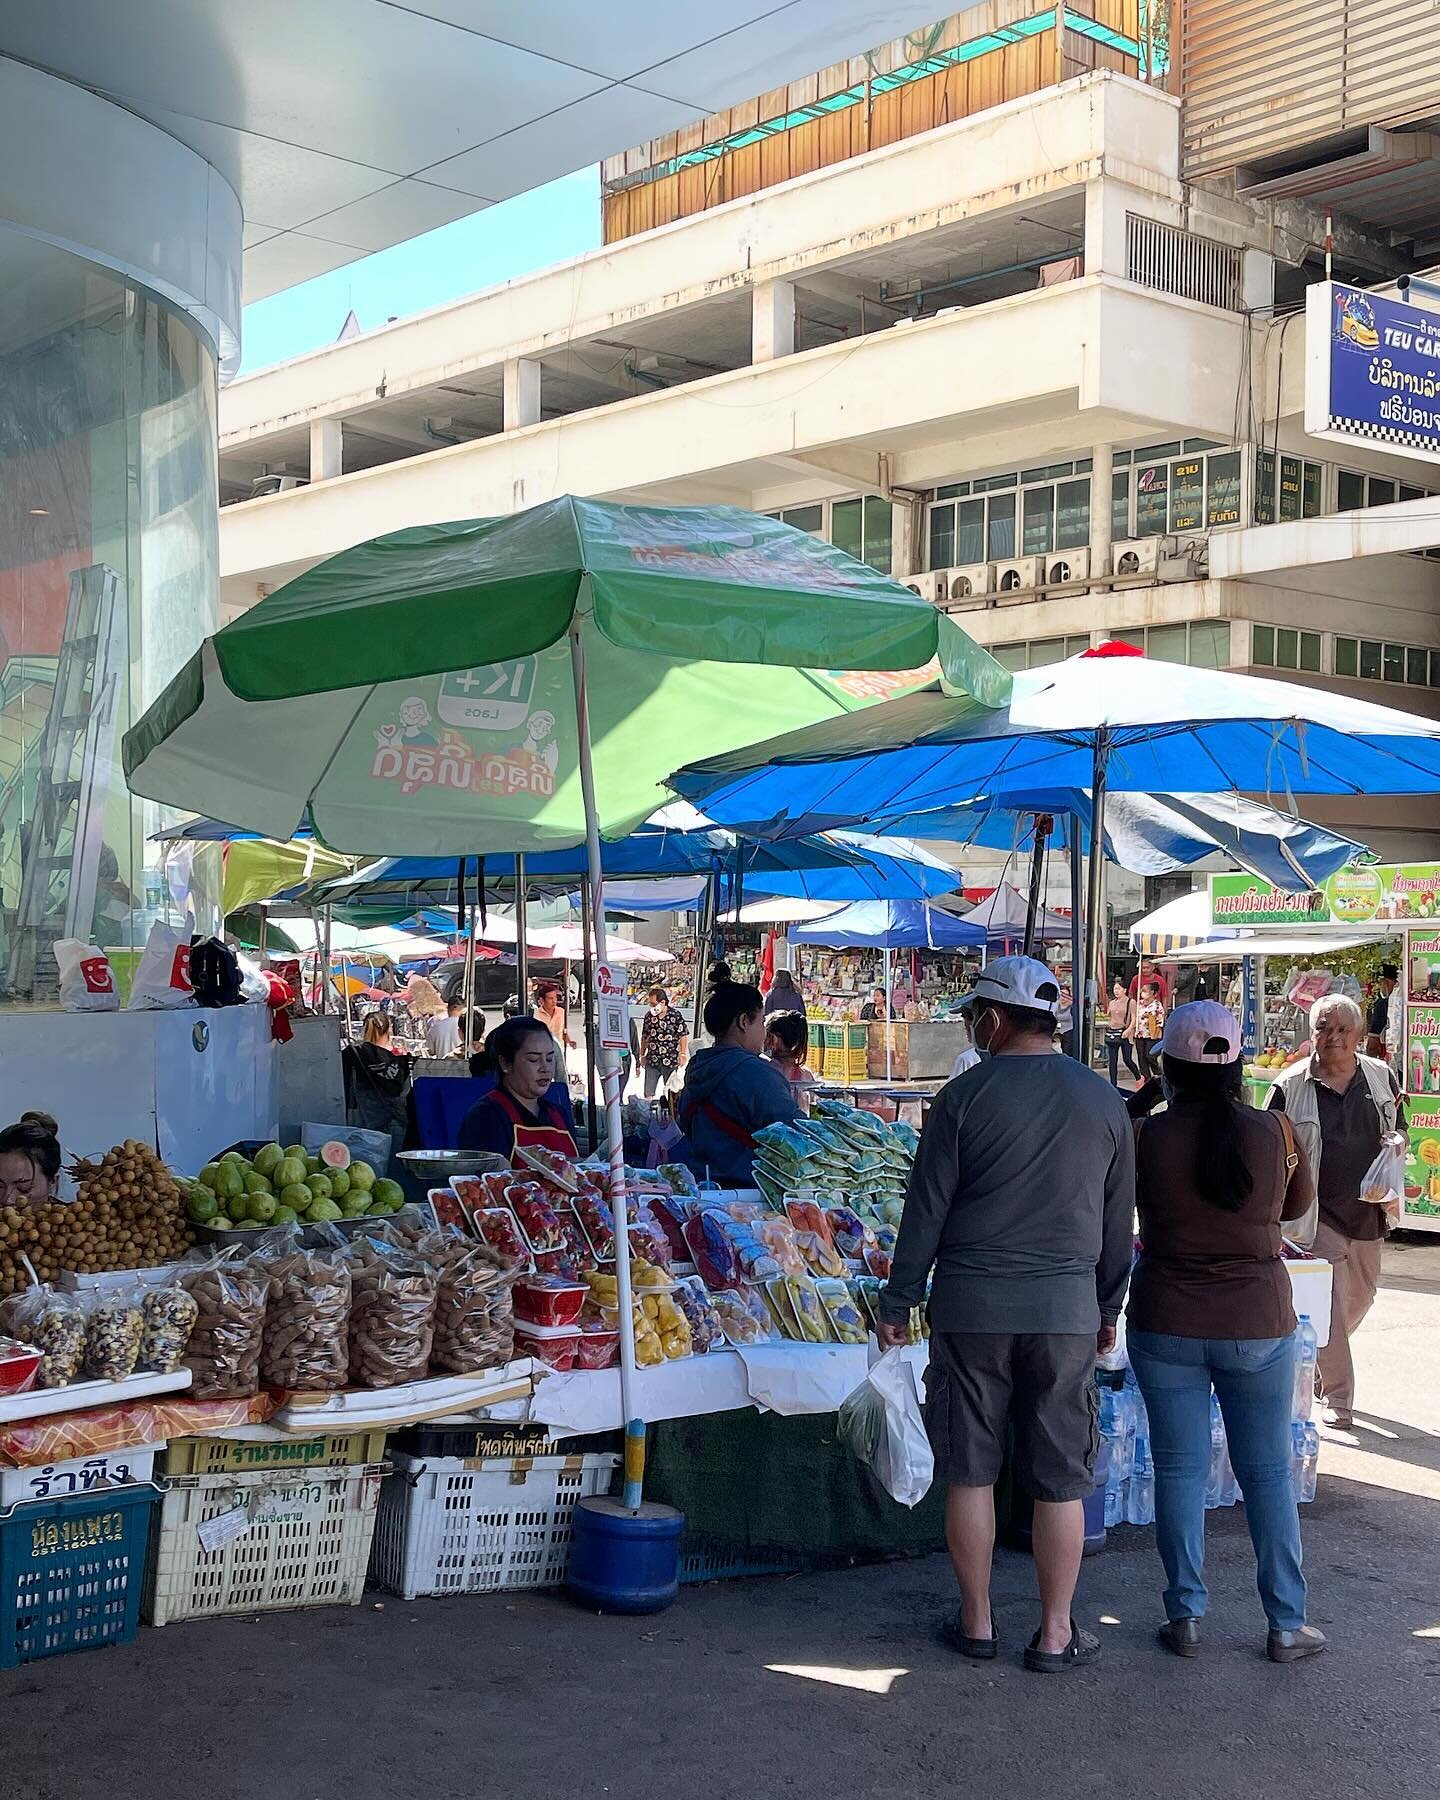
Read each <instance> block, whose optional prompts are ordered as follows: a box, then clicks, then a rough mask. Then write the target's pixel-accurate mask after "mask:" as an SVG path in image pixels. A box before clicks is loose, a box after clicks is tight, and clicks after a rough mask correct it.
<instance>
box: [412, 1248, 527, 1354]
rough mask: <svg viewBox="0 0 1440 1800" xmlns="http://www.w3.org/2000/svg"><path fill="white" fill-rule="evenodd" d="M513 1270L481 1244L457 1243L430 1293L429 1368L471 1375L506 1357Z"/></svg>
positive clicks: (511, 1317)
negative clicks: (432, 1301) (432, 1296)
mask: <svg viewBox="0 0 1440 1800" xmlns="http://www.w3.org/2000/svg"><path fill="white" fill-rule="evenodd" d="M514 1275H515V1272H514V1270H513V1269H512V1268H510V1267H508V1266H507V1265H506V1264H505V1263H504V1262H503V1261H502V1259H501V1258H500V1257H499V1256H497V1255H496V1254H495V1252H494V1251H492V1250H490V1249H488V1248H487V1247H486V1246H485V1245H484V1244H474V1245H470V1246H468V1247H466V1246H462V1245H457V1246H455V1247H454V1248H453V1249H452V1250H451V1251H450V1253H449V1255H448V1256H447V1257H446V1259H445V1261H444V1263H443V1266H442V1267H441V1270H440V1283H439V1289H438V1292H437V1294H436V1297H435V1342H434V1347H433V1349H432V1350H431V1352H430V1364H431V1367H432V1368H435V1369H439V1370H443V1371H444V1373H445V1374H447V1375H477V1374H479V1373H480V1371H481V1370H482V1369H498V1368H501V1367H503V1366H504V1364H506V1363H507V1362H509V1360H510V1354H511V1350H512V1348H513V1344H514V1311H513V1307H512V1301H511V1292H510V1290H511V1284H512V1282H513V1281H514Z"/></svg>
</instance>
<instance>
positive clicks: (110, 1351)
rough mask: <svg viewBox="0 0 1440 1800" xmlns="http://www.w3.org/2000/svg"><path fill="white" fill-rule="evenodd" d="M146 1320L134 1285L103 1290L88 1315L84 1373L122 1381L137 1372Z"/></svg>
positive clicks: (94, 1376) (98, 1378) (105, 1379)
mask: <svg viewBox="0 0 1440 1800" xmlns="http://www.w3.org/2000/svg"><path fill="white" fill-rule="evenodd" d="M144 1330H145V1321H144V1318H143V1316H142V1314H141V1311H140V1296H139V1294H138V1292H136V1291H135V1290H133V1289H131V1288H120V1289H118V1290H117V1291H116V1292H114V1293H110V1294H103V1295H101V1296H100V1297H99V1298H98V1299H97V1300H95V1302H94V1303H93V1304H92V1305H91V1307H90V1309H89V1312H88V1313H87V1315H86V1319H85V1373H86V1374H87V1375H89V1376H91V1377H93V1378H94V1379H95V1380H96V1381H123V1380H124V1379H125V1377H126V1376H127V1375H133V1374H134V1373H135V1362H136V1358H137V1357H138V1356H139V1354H140V1339H141V1337H142V1336H143V1335H144Z"/></svg>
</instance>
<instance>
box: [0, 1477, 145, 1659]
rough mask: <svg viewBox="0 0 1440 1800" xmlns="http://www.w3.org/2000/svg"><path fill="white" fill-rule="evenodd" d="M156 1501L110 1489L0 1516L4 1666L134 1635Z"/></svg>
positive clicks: (0, 1654)
mask: <svg viewBox="0 0 1440 1800" xmlns="http://www.w3.org/2000/svg"><path fill="white" fill-rule="evenodd" d="M155 1497H156V1490H155V1489H154V1488H152V1487H148V1486H145V1487H123V1488H111V1489H110V1490H109V1492H107V1493H103V1494H75V1495H72V1496H70V1497H67V1498H66V1499H63V1500H40V1501H35V1502H30V1503H26V1504H25V1505H22V1506H17V1507H14V1508H13V1509H12V1510H11V1511H10V1512H9V1513H7V1514H6V1515H5V1516H4V1517H3V1518H0V1669H13V1668H15V1667H17V1666H18V1665H19V1664H20V1663H27V1662H35V1661H36V1660H37V1659H38V1658H40V1657H42V1656H62V1655H64V1653H65V1652H66V1651H68V1650H93V1649H96V1648H98V1647H99V1646H100V1645H102V1644H124V1643H128V1642H129V1640H130V1639H131V1638H133V1637H134V1635H135V1632H136V1629H137V1627H138V1625H139V1620H140V1590H141V1588H142V1587H143V1586H144V1582H145V1557H146V1552H147V1550H148V1547H149V1541H150V1522H151V1516H152V1513H153V1510H154V1504H155Z"/></svg>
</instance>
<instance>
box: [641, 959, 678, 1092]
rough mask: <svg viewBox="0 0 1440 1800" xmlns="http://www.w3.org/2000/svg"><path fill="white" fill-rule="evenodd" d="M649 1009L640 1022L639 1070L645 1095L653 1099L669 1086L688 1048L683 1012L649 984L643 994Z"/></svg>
mask: <svg viewBox="0 0 1440 1800" xmlns="http://www.w3.org/2000/svg"><path fill="white" fill-rule="evenodd" d="M645 997H646V1000H647V1001H648V1002H649V1010H648V1011H647V1012H646V1014H645V1017H644V1020H643V1021H642V1023H641V1026H640V1073H641V1076H642V1078H643V1081H644V1084H645V1098H646V1099H647V1100H653V1099H654V1098H655V1096H656V1094H659V1093H663V1092H664V1091H665V1089H666V1088H667V1087H668V1086H669V1083H670V1078H671V1076H672V1075H674V1074H675V1073H676V1071H677V1070H678V1069H680V1068H682V1067H683V1066H684V1063H685V1058H686V1056H687V1055H688V1053H689V1049H690V1035H689V1030H688V1028H687V1026H686V1024H685V1015H684V1013H682V1012H681V1011H680V1009H679V1007H676V1006H672V1005H671V1004H670V996H669V994H667V993H666V991H665V989H664V988H663V987H652V988H651V989H650V991H649V993H648V994H647V995H646V996H645Z"/></svg>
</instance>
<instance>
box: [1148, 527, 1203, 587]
mask: <svg viewBox="0 0 1440 1800" xmlns="http://www.w3.org/2000/svg"><path fill="white" fill-rule="evenodd" d="M1160 541H1161V545H1162V548H1161V551H1160V563H1159V567H1158V568H1157V570H1156V573H1157V574H1158V575H1159V577H1160V579H1161V580H1162V581H1203V580H1204V578H1205V576H1206V575H1207V574H1208V573H1209V570H1210V542H1209V539H1208V538H1203V537H1196V538H1173V537H1169V538H1162V539H1161V540H1160Z"/></svg>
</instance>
